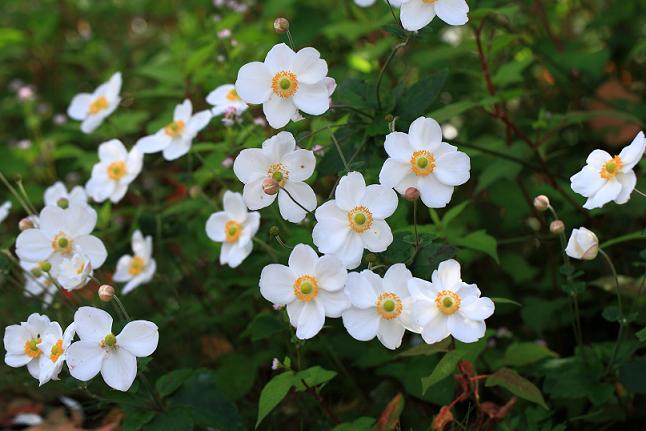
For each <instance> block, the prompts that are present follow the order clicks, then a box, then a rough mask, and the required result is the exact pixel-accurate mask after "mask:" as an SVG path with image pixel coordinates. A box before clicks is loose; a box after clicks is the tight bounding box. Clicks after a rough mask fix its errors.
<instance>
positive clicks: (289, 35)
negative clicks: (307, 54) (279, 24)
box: [287, 29, 296, 51]
mask: <svg viewBox="0 0 646 431" xmlns="http://www.w3.org/2000/svg"><path fill="white" fill-rule="evenodd" d="M287 39H288V40H289V46H291V47H292V49H293V50H294V51H296V47H295V45H294V39H292V32H291V31H289V29H287Z"/></svg>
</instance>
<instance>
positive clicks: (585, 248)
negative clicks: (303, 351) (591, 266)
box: [565, 227, 599, 260]
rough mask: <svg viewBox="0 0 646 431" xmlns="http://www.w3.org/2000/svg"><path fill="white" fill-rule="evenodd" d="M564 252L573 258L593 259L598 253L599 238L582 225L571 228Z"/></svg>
mask: <svg viewBox="0 0 646 431" xmlns="http://www.w3.org/2000/svg"><path fill="white" fill-rule="evenodd" d="M565 253H567V255H568V256H570V257H571V258H573V259H580V260H594V258H596V257H597V254H598V253H599V239H598V238H597V236H596V235H595V234H594V232H592V231H591V230H588V229H586V228H584V227H580V228H578V229H572V234H571V235H570V240H569V241H568V243H567V247H566V248H565Z"/></svg>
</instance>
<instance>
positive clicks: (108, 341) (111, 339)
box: [103, 334, 117, 347]
mask: <svg viewBox="0 0 646 431" xmlns="http://www.w3.org/2000/svg"><path fill="white" fill-rule="evenodd" d="M103 345H104V346H108V347H114V346H116V345H117V337H115V336H114V334H108V335H106V336H105V338H104V339H103Z"/></svg>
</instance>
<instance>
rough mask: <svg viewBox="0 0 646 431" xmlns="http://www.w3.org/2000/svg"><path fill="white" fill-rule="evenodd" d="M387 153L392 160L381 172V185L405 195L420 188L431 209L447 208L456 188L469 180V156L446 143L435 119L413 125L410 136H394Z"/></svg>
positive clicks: (387, 161) (399, 134)
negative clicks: (410, 188)
mask: <svg viewBox="0 0 646 431" xmlns="http://www.w3.org/2000/svg"><path fill="white" fill-rule="evenodd" d="M384 149H385V150H386V152H387V153H388V156H389V158H388V159H386V161H385V162H384V165H383V167H382V168H381V172H380V173H379V182H381V184H383V185H385V186H388V187H393V188H394V189H395V190H397V191H398V192H399V193H400V194H402V195H403V194H404V193H405V192H406V189H408V188H409V187H414V188H416V189H417V190H418V191H419V193H420V197H421V199H422V202H424V205H426V206H427V207H429V208H444V207H445V206H446V205H447V204H448V203H449V201H450V200H451V196H452V195H453V190H454V188H455V186H459V185H461V184H464V183H466V182H467V181H468V180H469V176H470V172H469V171H470V169H471V162H470V160H469V156H467V155H466V154H465V153H463V152H461V151H458V149H457V148H456V147H454V146H453V145H449V144H447V143H446V142H442V129H441V128H440V125H439V124H438V123H437V121H435V120H433V119H432V118H424V117H420V118H418V119H417V120H415V121H413V123H412V124H411V125H410V129H409V130H408V133H402V132H393V133H390V134H389V135H388V136H386V142H385V143H384Z"/></svg>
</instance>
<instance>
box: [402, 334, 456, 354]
mask: <svg viewBox="0 0 646 431" xmlns="http://www.w3.org/2000/svg"><path fill="white" fill-rule="evenodd" d="M450 345H451V338H450V337H447V338H445V339H444V340H442V341H440V342H439V343H434V344H426V343H422V344H418V345H417V346H415V347H413V348H411V349H408V350H406V351H404V352H401V353H400V354H399V355H397V356H398V357H402V358H406V357H409V356H419V355H425V356H427V355H434V354H436V353H439V352H448V351H449V346H450Z"/></svg>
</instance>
